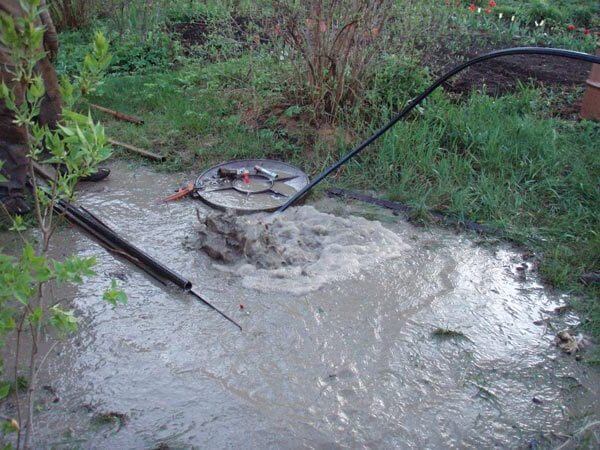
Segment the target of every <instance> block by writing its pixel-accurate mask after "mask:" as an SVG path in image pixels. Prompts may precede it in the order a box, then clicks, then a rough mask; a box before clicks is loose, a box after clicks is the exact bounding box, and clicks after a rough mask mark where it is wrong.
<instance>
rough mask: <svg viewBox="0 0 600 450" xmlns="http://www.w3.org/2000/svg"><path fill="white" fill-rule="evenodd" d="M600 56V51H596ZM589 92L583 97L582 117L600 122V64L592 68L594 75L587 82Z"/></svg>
mask: <svg viewBox="0 0 600 450" xmlns="http://www.w3.org/2000/svg"><path fill="white" fill-rule="evenodd" d="M596 54H597V55H599V56H600V49H598V51H596ZM587 85H588V87H587V91H586V93H585V96H584V97H583V104H582V106H581V117H583V118H584V119H590V120H598V121H600V64H594V65H593V66H592V73H591V74H590V78H589V79H588V80H587Z"/></svg>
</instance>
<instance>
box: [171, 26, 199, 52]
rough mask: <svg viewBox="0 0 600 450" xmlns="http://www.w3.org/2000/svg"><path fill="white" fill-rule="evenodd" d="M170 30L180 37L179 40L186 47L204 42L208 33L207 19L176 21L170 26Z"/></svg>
mask: <svg viewBox="0 0 600 450" xmlns="http://www.w3.org/2000/svg"><path fill="white" fill-rule="evenodd" d="M169 31H171V32H172V33H173V34H176V35H177V36H178V37H179V40H180V41H181V44H182V45H183V47H184V48H185V49H189V48H192V47H195V46H197V45H202V44H204V42H205V41H206V35H207V33H208V30H207V26H206V21H205V20H204V19H196V20H194V21H191V22H177V23H174V24H172V25H171V26H170V30H169Z"/></svg>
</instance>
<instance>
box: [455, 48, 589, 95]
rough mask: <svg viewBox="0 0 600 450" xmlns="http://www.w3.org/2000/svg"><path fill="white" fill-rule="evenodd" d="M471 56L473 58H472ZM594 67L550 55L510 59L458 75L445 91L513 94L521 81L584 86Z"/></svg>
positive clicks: (486, 63) (476, 67) (509, 57)
mask: <svg viewBox="0 0 600 450" xmlns="http://www.w3.org/2000/svg"><path fill="white" fill-rule="evenodd" d="M469 56H470V57H472V56H474V55H469ZM590 70H591V64H589V63H586V62H583V61H575V60H570V59H565V58H553V57H548V56H535V55H533V56H532V55H523V56H508V57H504V58H498V59H495V60H492V61H488V62H484V63H482V64H479V65H476V66H474V67H471V68H470V69H468V70H467V71H465V72H463V73H462V74H460V75H458V76H457V78H455V81H453V82H450V83H449V84H448V85H447V86H446V90H447V91H450V92H454V93H458V94H462V93H468V92H470V91H472V90H483V89H484V88H485V90H486V91H487V92H488V93H489V94H493V95H498V94H504V93H507V92H512V91H513V90H514V89H515V87H516V86H517V84H518V83H519V81H520V82H528V81H534V82H536V83H539V84H542V85H544V86H560V87H561V88H569V87H584V86H585V80H586V79H587V77H588V76H589V73H590Z"/></svg>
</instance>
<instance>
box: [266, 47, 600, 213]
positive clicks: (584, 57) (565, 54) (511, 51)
mask: <svg viewBox="0 0 600 450" xmlns="http://www.w3.org/2000/svg"><path fill="white" fill-rule="evenodd" d="M511 55H547V56H557V57H562V58H569V59H578V60H580V61H586V62H590V63H595V64H600V56H594V55H588V54H587V53H581V52H574V51H572V50H563V49H558V48H541V47H516V48H507V49H504V50H496V51H493V52H490V53H487V54H485V55H481V56H478V57H476V58H474V59H471V60H469V61H467V62H465V63H463V64H460V65H458V66H456V67H455V68H454V69H452V70H450V71H449V72H447V73H446V74H444V75H442V76H441V77H440V78H438V79H437V80H436V81H435V82H434V83H433V84H432V85H431V86H429V87H428V88H427V89H426V90H425V92H423V93H422V94H421V95H419V96H418V97H417V98H416V99H414V100H413V101H412V102H411V103H410V104H409V105H408V106H407V107H406V108H404V109H403V110H402V111H400V112H399V113H398V114H397V115H396V116H394V117H393V118H392V119H391V120H390V121H389V122H388V123H387V124H385V125H384V126H383V127H381V128H380V129H379V130H377V131H376V132H375V133H374V134H373V135H372V136H371V137H369V138H368V139H367V140H365V141H363V142H362V143H361V144H359V145H358V146H357V147H355V148H354V149H352V150H351V151H350V152H348V153H347V154H346V155H344V156H343V157H342V159H340V160H339V161H338V162H336V163H335V164H333V165H331V166H329V167H328V168H327V169H325V170H324V171H323V172H321V173H320V174H319V175H317V176H316V177H315V179H314V180H312V181H311V182H310V183H309V184H307V185H306V186H305V187H304V188H302V189H301V190H299V191H298V192H297V193H296V194H295V195H294V196H292V197H291V198H290V199H289V200H288V201H287V202H285V203H284V204H283V205H282V206H280V207H279V209H278V210H277V211H276V212H275V213H279V212H283V211H285V210H286V209H288V208H289V207H290V206H292V205H293V204H294V203H296V202H297V201H298V200H300V199H301V198H302V197H304V196H305V195H306V194H307V193H308V192H309V191H310V190H312V189H313V188H314V187H315V186H316V185H317V184H319V183H320V182H321V181H323V180H324V179H325V178H326V177H327V176H329V175H330V174H331V173H332V172H334V171H335V170H337V169H339V168H340V167H341V166H343V165H344V164H346V163H347V162H348V161H349V160H350V159H352V158H353V157H355V156H356V155H358V154H359V153H360V152H361V151H363V150H364V149H365V148H367V147H368V146H369V145H371V144H372V143H373V142H375V141H376V140H377V139H379V138H380V137H381V136H382V135H383V134H384V133H385V132H386V131H388V130H389V129H390V128H392V126H394V125H395V124H396V123H397V122H398V121H400V120H401V119H403V118H404V117H406V116H407V115H408V113H409V112H411V111H412V110H413V109H414V108H415V107H417V106H418V105H419V104H420V103H421V102H422V101H423V100H425V99H426V98H427V97H429V95H431V93H432V92H433V91H435V90H436V89H437V88H438V87H440V86H441V85H442V84H444V83H445V82H446V81H448V80H449V79H450V78H452V77H453V76H454V75H456V74H457V73H459V72H462V71H463V70H465V69H466V68H468V67H470V66H473V65H475V64H479V63H482V62H484V61H487V60H490V59H494V58H500V57H502V56H511Z"/></svg>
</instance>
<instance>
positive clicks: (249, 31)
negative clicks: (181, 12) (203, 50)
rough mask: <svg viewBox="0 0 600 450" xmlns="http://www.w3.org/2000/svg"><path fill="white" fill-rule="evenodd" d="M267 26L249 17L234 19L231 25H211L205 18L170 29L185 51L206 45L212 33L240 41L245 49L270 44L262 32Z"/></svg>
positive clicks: (178, 23)
mask: <svg viewBox="0 0 600 450" xmlns="http://www.w3.org/2000/svg"><path fill="white" fill-rule="evenodd" d="M265 26H266V24H262V23H259V22H256V21H255V20H254V19H252V18H248V17H233V18H232V19H231V21H230V22H229V23H227V22H225V23H222V24H220V25H216V24H214V23H213V24H211V25H209V24H208V22H207V21H206V19H205V18H202V17H199V18H195V19H193V20H190V21H189V22H177V23H174V24H172V25H171V26H170V27H169V31H170V32H171V33H173V34H174V35H175V36H177V37H178V39H179V41H180V42H181V45H182V46H183V48H184V50H186V51H189V50H190V49H192V48H193V47H198V46H202V45H204V44H205V43H206V40H207V39H208V35H209V34H210V33H211V32H215V31H216V32H218V34H222V35H224V36H229V37H230V38H232V39H234V40H235V41H238V43H239V44H241V45H242V47H243V48H248V47H250V46H252V45H260V44H265V43H267V42H269V35H268V34H267V33H265V32H263V31H261V30H263V29H264V27H265Z"/></svg>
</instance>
